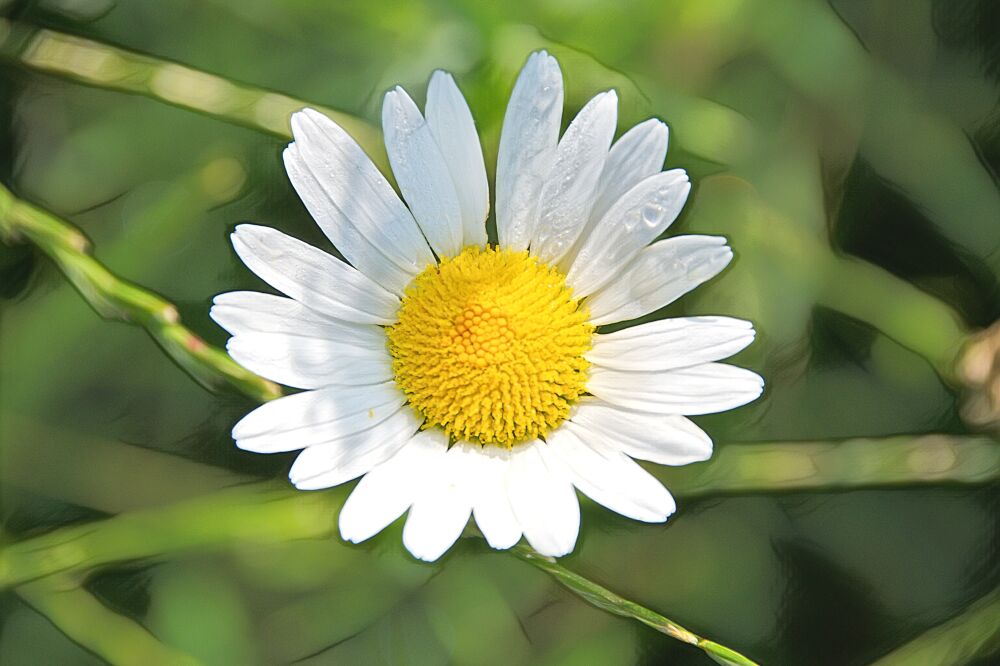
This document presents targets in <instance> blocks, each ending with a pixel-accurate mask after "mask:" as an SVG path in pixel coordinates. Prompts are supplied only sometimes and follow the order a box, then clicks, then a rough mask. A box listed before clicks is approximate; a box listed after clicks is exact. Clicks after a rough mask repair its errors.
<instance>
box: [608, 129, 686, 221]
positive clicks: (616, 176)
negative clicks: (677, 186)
mask: <svg viewBox="0 0 1000 666" xmlns="http://www.w3.org/2000/svg"><path fill="white" fill-rule="evenodd" d="M667 136H668V131H667V126H666V125H665V124H664V123H662V122H660V121H659V120H657V119H655V118H650V119H649V120H647V121H645V122H642V123H639V124H638V125H636V126H635V127H633V128H632V129H630V130H629V131H627V132H625V134H623V135H622V137H621V138H620V139H618V140H617V141H615V145H613V146H611V152H610V153H609V154H608V160H607V162H606V163H605V165H604V171H603V173H601V180H600V183H599V184H598V186H597V199H596V201H595V202H594V210H593V211H592V212H591V219H592V220H594V222H595V223H596V222H597V221H598V220H600V219H601V217H602V216H603V215H604V214H605V213H606V212H608V209H609V208H611V205H612V204H613V203H614V202H616V201H618V199H620V198H621V197H622V195H623V194H625V193H626V192H628V191H629V190H630V189H632V188H633V187H635V186H636V185H638V184H639V183H641V182H642V181H643V180H645V179H646V178H649V177H650V176H652V175H654V174H657V173H659V172H660V170H661V169H662V168H663V160H665V159H666V157H667Z"/></svg>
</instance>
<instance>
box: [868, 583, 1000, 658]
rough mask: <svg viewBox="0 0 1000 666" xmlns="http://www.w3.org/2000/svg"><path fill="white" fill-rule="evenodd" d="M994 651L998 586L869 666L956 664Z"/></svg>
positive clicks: (999, 631) (999, 640) (999, 628)
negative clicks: (960, 611) (951, 616)
mask: <svg viewBox="0 0 1000 666" xmlns="http://www.w3.org/2000/svg"><path fill="white" fill-rule="evenodd" d="M997 650H1000V588H996V589H994V590H993V591H992V592H990V593H989V594H987V595H986V596H984V597H982V598H981V599H979V600H978V601H976V602H975V603H974V604H972V605H971V606H969V607H968V608H967V609H965V611H963V612H962V614H961V615H958V616H956V617H953V618H952V619H950V620H948V621H947V622H945V623H944V624H941V625H938V626H936V627H934V628H933V629H931V630H929V631H927V632H925V633H923V634H921V635H920V636H918V637H916V638H914V639H913V640H912V641H910V642H909V643H906V644H905V645H903V646H901V647H898V648H896V649H895V650H893V651H892V652H890V653H889V654H887V655H886V656H884V657H882V658H881V659H879V660H878V661H876V662H875V663H873V664H872V666H912V665H913V664H935V665H936V666H959V665H960V664H968V663H970V662H972V661H976V660H979V659H984V658H986V657H988V656H990V655H993V654H995V653H996V652H997ZM983 663H985V662H983ZM991 663H992V662H991Z"/></svg>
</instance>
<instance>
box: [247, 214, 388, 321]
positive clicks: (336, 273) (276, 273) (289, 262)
mask: <svg viewBox="0 0 1000 666" xmlns="http://www.w3.org/2000/svg"><path fill="white" fill-rule="evenodd" d="M232 241H233V248H235V250H236V253H237V254H238V255H239V256H240V259H242V260H243V263H244V264H246V265H247V268H249V269H250V270H252V271H253V272H254V273H256V274H257V276H258V277H259V278H260V279H262V280H264V282H267V283H268V284H269V285H271V286H272V287H274V288H275V289H277V290H279V291H281V292H284V293H285V294H287V295H288V296H291V297H292V298H294V299H295V300H297V301H298V302H299V303H302V304H303V305H305V306H307V307H309V308H312V309H314V310H316V311H318V312H320V313H322V314H325V315H328V316H330V317H336V318H337V319H343V320H345V321H352V322H357V323H362V324H391V323H393V322H395V321H396V311H397V310H398V309H399V299H398V298H396V296H394V295H393V294H391V293H389V292H388V291H386V290H385V289H383V288H382V287H380V286H379V285H378V284H376V283H375V282H373V281H372V280H370V279H369V278H367V277H366V276H365V275H363V274H362V273H360V272H358V271H357V270H356V269H354V268H352V267H351V266H349V265H347V264H345V263H344V262H343V261H340V260H339V259H337V258H336V257H333V256H331V255H329V254H327V253H326V252H324V251H323V250H320V249H319V248H315V247H313V246H312V245H309V244H308V243H303V242H302V241H300V240H298V239H296V238H292V237H291V236H288V235H286V234H283V233H281V232H280V231H278V230H277V229H271V228H269V227H260V226H257V225H254V224H241V225H239V226H238V227H236V231H235V232H233V235H232Z"/></svg>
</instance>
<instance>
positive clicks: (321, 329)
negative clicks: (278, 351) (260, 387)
mask: <svg viewBox="0 0 1000 666" xmlns="http://www.w3.org/2000/svg"><path fill="white" fill-rule="evenodd" d="M209 315H210V316H211V317H212V319H213V320H215V322H216V323H217V324H218V325H219V326H221V327H222V328H224V329H226V330H227V331H229V332H230V333H232V334H233V335H240V334H246V333H281V334H285V335H294V336H300V337H304V338H319V339H325V340H338V341H341V342H345V343H349V344H351V345H354V346H356V347H365V348H368V349H384V348H385V331H383V330H382V329H381V328H380V327H378V326H371V325H368V324H352V323H349V322H345V321H340V320H339V319H334V318H332V317H326V316H324V315H322V314H320V313H319V312H317V311H315V310H310V309H309V308H307V307H306V306H304V305H302V304H301V303H299V302H298V301H295V300H292V299H291V298H282V297H281V296H275V295H273V294H262V293H259V292H256V291H231V292H228V293H225V294H219V295H218V296H216V297H215V298H214V299H213V300H212V309H211V310H210V311H209Z"/></svg>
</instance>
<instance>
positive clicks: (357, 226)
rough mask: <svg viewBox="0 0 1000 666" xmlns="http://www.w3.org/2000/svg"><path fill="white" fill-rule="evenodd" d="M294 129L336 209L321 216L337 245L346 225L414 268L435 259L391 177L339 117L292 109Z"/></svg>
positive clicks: (405, 267)
mask: <svg viewBox="0 0 1000 666" xmlns="http://www.w3.org/2000/svg"><path fill="white" fill-rule="evenodd" d="M292 134H293V135H294V136H295V147H296V149H297V151H298V155H299V156H301V158H302V161H301V163H302V165H303V166H305V167H306V168H307V169H308V170H309V172H310V173H311V174H312V175H313V177H314V178H315V180H316V182H317V183H318V184H319V185H320V187H321V188H322V190H323V192H324V193H325V194H326V198H327V204H328V212H330V213H332V214H331V215H330V216H328V217H326V218H325V219H322V218H320V217H317V219H316V222H317V223H319V225H320V227H321V228H322V229H323V231H324V232H325V233H326V234H327V235H328V236H330V240H331V241H333V243H334V244H335V245H336V244H337V237H340V236H343V235H344V233H345V232H344V231H343V230H342V229H339V228H334V227H344V228H350V229H351V230H353V231H354V232H355V233H357V234H360V235H362V236H364V237H365V238H366V239H367V240H368V241H369V242H370V243H371V244H372V245H373V246H374V247H375V248H377V249H378V251H379V252H380V253H382V254H383V255H385V256H386V257H388V259H389V260H390V261H392V262H393V263H394V264H396V265H397V266H398V267H399V268H401V269H403V270H404V271H406V272H408V273H411V274H416V273H418V272H419V271H420V270H422V269H423V267H424V266H426V265H427V264H429V263H431V262H433V261H434V257H433V255H432V254H431V252H430V248H428V247H427V242H426V241H425V240H424V237H423V236H422V235H421V233H420V230H419V229H418V228H417V225H416V223H415V222H414V220H413V216H412V215H410V211H408V210H407V209H406V206H405V205H403V202H402V201H400V200H399V197H398V196H396V192H395V191H394V190H393V189H392V186H391V185H390V184H389V181H387V180H386V179H385V176H383V175H382V174H381V173H379V170H378V169H377V168H375V165H374V164H373V163H372V161H371V159H369V157H368V156H367V155H366V154H365V152H364V151H363V150H362V149H361V147H360V146H359V145H358V144H357V143H356V142H355V141H354V139H352V138H351V137H350V136H349V135H348V134H347V132H345V131H344V130H343V129H342V128H341V127H340V126H339V125H337V123H335V122H333V121H332V120H330V119H329V118H327V117H326V116H324V115H323V114H321V113H319V112H318V111H314V110H313V109H304V110H302V111H299V112H298V113H295V114H293V115H292ZM347 233H350V232H347ZM342 251H343V250H342ZM345 256H347V255H346V254H345ZM348 259H349V260H351V261H352V262H353V261H354V258H352V257H348ZM359 268H362V270H364V268H363V267H361V266H359Z"/></svg>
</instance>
